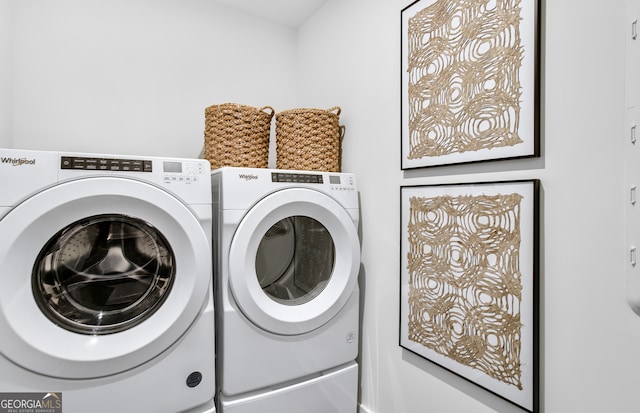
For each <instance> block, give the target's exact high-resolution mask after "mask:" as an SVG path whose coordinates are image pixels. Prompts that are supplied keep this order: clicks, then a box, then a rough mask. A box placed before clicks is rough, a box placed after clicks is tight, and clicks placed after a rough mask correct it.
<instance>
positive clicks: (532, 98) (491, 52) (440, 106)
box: [401, 0, 539, 169]
mask: <svg viewBox="0 0 640 413" xmlns="http://www.w3.org/2000/svg"><path fill="white" fill-rule="evenodd" d="M538 2H539V0H465V1H460V0H417V1H415V2H413V3H411V4H410V5H409V6H407V7H406V8H404V9H403V10H402V12H401V31H402V33H401V37H402V41H401V43H402V44H401V50H402V52H401V61H402V63H401V72H402V75H401V79H402V80H401V83H402V85H401V90H402V97H401V118H402V130H401V142H402V144H401V145H402V150H401V153H402V163H401V165H402V169H411V168H420V167H430V166H438V165H450V164H458V163H468V162H479V161H487V160H496V159H507V158H524V157H533V156H538V155H539V140H538V123H539V111H538V102H539V82H538V77H539V75H538V64H539V63H538V60H539V59H538V55H539V52H538V47H539V46H538V45H539V42H538V36H539V29H538V25H539V19H538V10H539V6H538Z"/></svg>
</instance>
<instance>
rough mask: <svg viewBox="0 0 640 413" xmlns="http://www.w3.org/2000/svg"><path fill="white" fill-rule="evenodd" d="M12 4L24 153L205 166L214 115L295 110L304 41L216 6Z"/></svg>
mask: <svg viewBox="0 0 640 413" xmlns="http://www.w3.org/2000/svg"><path fill="white" fill-rule="evenodd" d="M2 1H6V0H2ZM11 5H12V7H13V10H12V15H11V17H12V19H13V21H14V26H13V27H14V33H13V35H14V41H13V46H14V54H13V59H12V68H13V73H14V79H13V89H12V92H13V97H14V100H13V105H12V109H13V117H12V120H13V134H12V135H13V136H12V137H13V146H15V147H17V148H25V149H57V150H74V151H93V152H103V153H138V154H148V155H162V156H190V157H195V156H198V154H199V153H200V150H201V148H202V144H203V130H204V109H205V108H206V107H207V106H209V105H212V104H220V103H225V102H236V103H242V104H247V105H252V106H256V107H262V106H265V105H271V106H274V108H275V109H276V110H282V109H284V108H289V107H290V105H291V103H292V101H293V99H294V85H293V83H292V82H291V80H290V79H291V78H292V77H293V75H294V73H295V67H294V58H295V54H294V53H295V39H296V37H295V31H294V30H292V29H289V28H285V27H283V26H279V25H275V24H272V23H268V22H266V21H263V20H260V19H256V18H251V17H249V16H246V15H245V14H240V13H238V12H234V11H232V10H230V9H226V8H223V7H221V6H217V5H215V4H213V3H212V2H209V1H207V0H182V1H174V0H110V1H103V0H57V1H49V0H26V1H25V0H11Z"/></svg>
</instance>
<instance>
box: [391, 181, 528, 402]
mask: <svg viewBox="0 0 640 413" xmlns="http://www.w3.org/2000/svg"><path fill="white" fill-rule="evenodd" d="M539 188H540V182H539V180H535V179H534V180H521V181H500V182H481V183H466V184H458V183H456V184H437V185H411V186H401V187H400V207H401V214H400V216H401V219H400V221H401V222H400V227H401V231H400V236H401V248H400V251H401V258H400V263H401V266H400V331H399V339H400V340H399V345H400V346H401V347H402V348H403V349H405V350H407V351H410V352H412V353H415V354H417V355H419V356H420V357H422V358H424V359H425V360H428V361H429V362H432V363H435V364H437V365H439V366H441V367H443V368H445V369H447V370H449V371H450V372H452V373H455V374H456V375H458V376H460V377H462V378H464V379H466V380H468V381H469V382H471V383H474V384H476V385H478V386H480V387H482V388H484V389H486V390H488V391H490V392H492V393H494V394H496V395H497V396H499V397H501V398H503V399H505V400H508V401H509V402H511V403H513V404H515V405H517V406H519V407H520V408H522V409H524V410H526V411H529V412H532V413H537V412H538V405H539V402H538V398H539V383H538V382H539V367H538V359H539V356H538V355H539V345H538V340H539V338H538V335H539V320H538V318H539V310H538V305H539V263H538V261H539V236H540V235H539V192H540V189H539Z"/></svg>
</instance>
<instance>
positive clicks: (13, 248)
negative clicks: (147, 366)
mask: <svg viewBox="0 0 640 413" xmlns="http://www.w3.org/2000/svg"><path fill="white" fill-rule="evenodd" d="M0 234H2V237H0V268H2V273H1V276H2V288H0V331H2V340H1V341H0V353H2V354H3V355H4V356H6V357H8V358H9V359H11V360H12V361H13V362H14V363H16V364H18V365H20V366H22V367H24V368H26V369H29V370H31V371H34V372H37V373H41V374H43V375H47V376H53V377H62V378H71V379H79V378H83V379H86V378H93V377H102V376H107V375H111V374H115V373H118V372H122V371H125V370H129V369H131V368H134V367H136V366H138V365H140V364H143V363H145V362H147V361H149V360H151V359H153V358H154V357H156V356H158V355H159V354H160V353H161V352H163V351H164V350H166V349H167V348H168V347H170V346H171V345H172V344H173V343H175V342H176V341H177V340H178V339H179V338H180V337H181V336H182V335H183V334H184V333H185V332H186V331H187V330H188V329H189V327H190V326H191V324H192V323H193V322H194V320H195V319H196V318H197V317H198V315H199V314H200V311H201V310H202V308H203V306H204V304H205V301H206V298H207V296H208V293H209V285H210V276H211V263H210V258H209V257H210V246H209V239H208V237H207V236H206V234H205V233H204V230H203V228H202V226H201V225H200V221H199V220H198V218H197V217H196V216H195V215H194V214H193V212H192V211H191V210H190V209H189V208H188V207H187V206H186V205H185V204H184V203H182V202H181V201H180V200H179V199H177V198H176V197H174V196H173V195H171V194H169V193H168V192H166V191H164V190H162V189H160V188H158V187H155V186H152V185H149V184H146V183H143V182H141V181H136V180H132V179H126V178H108V177H100V178H96V177H94V178H86V179H80V180H76V181H70V182H67V183H63V184H60V185H57V186H53V187H51V188H48V189H46V190H44V191H42V192H40V193H38V194H36V195H34V196H33V197H31V198H29V199H27V200H25V201H24V202H22V203H21V204H20V205H18V206H17V207H15V208H14V209H12V210H11V211H10V212H9V213H7V214H6V215H5V216H4V217H2V218H1V219H0Z"/></svg>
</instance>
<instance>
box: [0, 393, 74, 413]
mask: <svg viewBox="0 0 640 413" xmlns="http://www.w3.org/2000/svg"><path fill="white" fill-rule="evenodd" d="M18 412H19V413H62V393H0V413H18Z"/></svg>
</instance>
